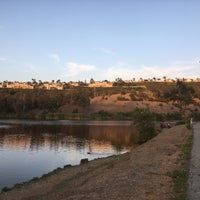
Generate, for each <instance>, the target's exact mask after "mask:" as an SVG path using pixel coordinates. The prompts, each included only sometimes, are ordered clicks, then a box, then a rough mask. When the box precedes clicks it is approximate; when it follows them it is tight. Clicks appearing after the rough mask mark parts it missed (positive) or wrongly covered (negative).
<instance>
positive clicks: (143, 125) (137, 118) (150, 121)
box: [134, 109, 157, 144]
mask: <svg viewBox="0 0 200 200" xmlns="http://www.w3.org/2000/svg"><path fill="white" fill-rule="evenodd" d="M154 120H155V115H154V114H153V113H152V112H150V111H149V110H148V109H146V110H143V109H135V111H134V124H135V126H136V128H137V130H138V131H139V143H140V144H141V143H144V142H147V141H148V140H150V139H152V138H153V137H155V136H156V135H157V133H156V128H155V123H154Z"/></svg>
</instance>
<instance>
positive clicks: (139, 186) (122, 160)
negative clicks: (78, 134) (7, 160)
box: [0, 125, 191, 200]
mask: <svg viewBox="0 0 200 200" xmlns="http://www.w3.org/2000/svg"><path fill="white" fill-rule="evenodd" d="M190 135H191V131H189V130H188V129H187V128H186V127H185V126H184V125H182V126H175V127H173V128H171V129H164V130H163V132H161V133H160V134H159V135H158V136H157V137H155V138H154V139H152V140H150V141H149V142H147V143H145V144H143V145H140V146H138V147H137V148H135V149H133V150H132V151H131V152H130V153H127V154H124V155H120V156H112V157H109V158H104V159H98V160H94V161H91V162H89V163H87V164H82V165H80V166H75V167H70V168H66V169H64V170H61V171H59V172H57V173H56V174H54V175H51V176H48V177H45V178H42V179H40V180H38V181H33V182H31V183H28V184H25V185H24V186H22V187H20V188H16V189H13V190H11V191H10V192H7V193H2V194H0V199H1V200H21V199H23V200H26V199H45V200H46V199H50V200H64V199H67V200H75V199H95V200H98V199H99V200H100V199H101V200H102V199H104V200H112V199H113V200H117V199H118V200H119V199H120V200H129V199H130V200H161V199H162V200H171V199H173V196H174V194H173V188H172V180H171V178H170V177H169V176H167V172H171V171H173V170H174V169H177V168H179V167H180V166H179V164H178V162H177V159H178V156H179V154H180V151H181V147H180V146H181V145H182V144H184V143H185V142H186V140H187V138H188V137H189V136H190Z"/></svg>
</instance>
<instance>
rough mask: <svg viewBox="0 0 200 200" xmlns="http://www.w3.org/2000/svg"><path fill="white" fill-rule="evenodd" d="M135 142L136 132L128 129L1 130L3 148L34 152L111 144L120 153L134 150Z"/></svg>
mask: <svg viewBox="0 0 200 200" xmlns="http://www.w3.org/2000/svg"><path fill="white" fill-rule="evenodd" d="M136 140H137V134H136V132H135V129H134V128H133V127H129V126H88V125H31V126H28V125H16V126H14V127H11V128H9V129H0V146H10V147H20V148H29V149H30V150H31V151H32V150H38V149H40V148H43V147H44V148H49V149H53V150H58V149H59V148H62V147H67V148H74V147H75V148H76V149H78V150H81V149H85V147H86V146H87V145H89V146H90V143H91V145H93V146H95V145H98V142H101V145H102V144H103V143H105V144H108V143H110V144H112V145H113V146H114V147H115V148H116V150H119V151H120V149H121V148H122V147H123V146H132V145H133V144H134V143H135V142H136ZM92 141H93V142H92ZM94 141H96V142H95V143H94Z"/></svg>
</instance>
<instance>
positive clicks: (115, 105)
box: [0, 82, 200, 119]
mask: <svg viewBox="0 0 200 200" xmlns="http://www.w3.org/2000/svg"><path fill="white" fill-rule="evenodd" d="M199 99H200V83H198V82H194V83H187V84H185V83H184V84H182V83H181V84H180V85H177V83H164V82H162V83H159V82H143V83H135V84H134V85H131V86H115V87H111V88H102V87H97V88H89V87H84V86H83V87H73V88H70V89H66V90H45V89H33V90H23V89H6V88H4V89H0V115H1V117H6V116H11V117H25V118H26V117H28V118H44V119H47V118H55V115H56V118H57V119H68V118H75V119H76V118H77V119H78V118H80V115H82V118H87V119H90V118H91V119H92V118H95V117H96V116H97V115H100V117H101V118H102V117H104V115H105V114H106V115H107V116H109V115H113V114H120V113H121V114H123V115H125V114H127V113H129V114H130V112H133V110H134V109H136V108H140V109H149V110H151V111H152V112H156V113H161V114H163V113H165V114H166V113H168V114H177V113H180V114H183V110H184V115H185V116H193V117H199V116H200V113H199V111H200V100H199ZM91 115H92V116H91ZM47 116H48V117H47ZM110 118H112V117H110ZM122 118H123V117H122ZM129 118H130V117H129Z"/></svg>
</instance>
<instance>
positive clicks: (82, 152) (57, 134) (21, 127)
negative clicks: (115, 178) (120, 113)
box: [0, 123, 137, 189]
mask: <svg viewBox="0 0 200 200" xmlns="http://www.w3.org/2000/svg"><path fill="white" fill-rule="evenodd" d="M136 140H137V134H136V131H135V129H134V128H133V127H132V126H128V125H127V124H126V123H125V125H124V126H123V125H122V124H120V125H117V124H115V125H113V124H112V125H110V124H108V123H107V124H105V125H103V124H100V125H98V124H95V125H94V124H93V125H91V124H90V125H86V124H84V125H83V123H79V124H78V125H77V124H73V123H71V124H68V125H64V124H62V123H61V124H60V123H59V124H57V123H53V124H51V125H50V124H45V123H43V124H39V123H35V124H32V123H30V124H28V123H14V124H13V123H11V125H9V126H8V125H1V126H0V163H1V165H0V189H1V188H2V187H3V186H5V185H6V186H9V187H10V186H13V184H15V183H18V182H23V181H27V180H29V179H31V178H33V177H35V176H40V175H42V174H44V173H47V172H49V171H51V170H53V169H55V168H57V167H63V166H64V165H66V164H72V165H76V164H79V163H80V160H81V159H82V158H88V159H89V160H91V159H95V158H98V157H105V156H109V155H112V154H117V153H123V152H126V151H129V149H130V148H131V147H132V146H133V145H134V144H135V142H136ZM88 152H89V153H88Z"/></svg>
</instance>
